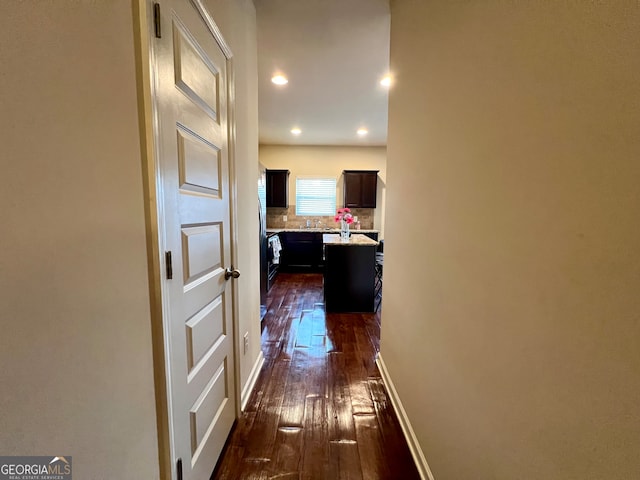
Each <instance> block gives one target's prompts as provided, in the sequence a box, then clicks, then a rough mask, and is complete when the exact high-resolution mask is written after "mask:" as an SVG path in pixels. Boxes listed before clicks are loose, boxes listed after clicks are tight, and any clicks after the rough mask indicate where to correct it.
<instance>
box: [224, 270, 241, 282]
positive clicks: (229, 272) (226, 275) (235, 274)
mask: <svg viewBox="0 0 640 480" xmlns="http://www.w3.org/2000/svg"><path fill="white" fill-rule="evenodd" d="M239 276H240V270H236V269H235V268H233V267H231V268H227V269H226V270H225V271H224V279H225V280H229V279H230V278H232V277H233V278H238V277H239Z"/></svg>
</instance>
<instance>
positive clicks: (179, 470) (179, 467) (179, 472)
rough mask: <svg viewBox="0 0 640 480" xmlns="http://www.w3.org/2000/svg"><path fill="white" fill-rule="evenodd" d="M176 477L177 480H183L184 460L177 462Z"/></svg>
mask: <svg viewBox="0 0 640 480" xmlns="http://www.w3.org/2000/svg"><path fill="white" fill-rule="evenodd" d="M176 476H177V480H182V459H181V458H179V459H178V461H177V462H176Z"/></svg>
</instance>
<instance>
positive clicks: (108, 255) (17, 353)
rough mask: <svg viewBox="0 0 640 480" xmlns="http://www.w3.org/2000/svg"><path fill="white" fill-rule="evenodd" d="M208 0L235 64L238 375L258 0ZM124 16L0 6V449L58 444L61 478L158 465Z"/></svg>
mask: <svg viewBox="0 0 640 480" xmlns="http://www.w3.org/2000/svg"><path fill="white" fill-rule="evenodd" d="M207 3H208V7H209V8H210V10H211V12H212V14H213V16H214V18H215V20H216V22H217V23H218V26H219V27H220V28H221V30H222V32H223V35H225V38H226V39H227V41H228V42H229V44H230V46H231V49H232V50H233V53H234V66H235V71H236V122H237V139H238V146H237V149H236V160H237V176H238V178H237V184H238V195H239V198H238V221H239V222H238V226H237V228H238V236H239V239H240V241H239V245H238V258H239V265H238V267H239V268H240V270H241V271H242V276H241V277H240V279H239V282H238V287H239V291H240V295H241V298H242V301H241V302H240V333H241V334H243V333H244V332H245V331H248V332H250V349H249V352H248V353H247V354H246V355H243V356H242V358H241V365H240V367H241V376H242V383H243V384H244V383H245V382H246V381H247V379H248V377H249V372H250V370H251V367H252V366H253V364H254V362H255V360H256V359H257V358H258V354H259V351H260V326H259V288H258V281H259V277H258V233H257V215H258V214H257V200H256V182H257V177H258V149H257V138H258V137H257V83H256V82H257V67H256V50H257V49H256V36H255V10H254V7H253V3H252V1H251V0H242V1H232V0H225V1H209V2H207ZM3 5H4V4H3ZM132 14H133V9H132V5H131V4H130V2H89V3H87V2H84V3H78V2H49V3H46V4H43V3H42V2H12V4H11V6H10V7H9V5H6V6H5V7H4V8H3V7H0V31H1V32H2V41H1V42H0V64H1V65H2V71H3V72H4V75H2V78H3V90H2V93H0V106H1V107H0V110H1V111H2V114H3V115H2V118H1V119H0V122H1V125H2V128H0V136H1V137H2V138H1V139H2V145H3V153H2V155H1V157H0V158H1V160H0V162H1V165H2V177H3V178H4V179H5V182H4V184H3V187H2V188H0V205H2V208H0V224H1V225H2V227H1V228H2V234H1V235H0V321H1V325H2V330H3V334H2V335H0V365H2V368H0V385H2V394H1V395H0V450H1V453H2V454H3V455H34V454H35V455H47V454H51V455H57V454H66V455H71V456H73V464H74V474H75V475H74V478H75V476H77V477H78V478H87V479H94V478H122V479H134V478H135V479H138V478H140V479H142V478H144V479H153V478H158V475H159V473H158V454H157V433H156V422H155V396H154V386H153V363H152V355H151V329H150V323H151V321H150V313H149V291H148V279H147V251H146V243H145V217H144V210H143V199H144V194H143V190H142V185H143V182H142V173H141V172H142V164H141V152H140V140H139V129H138V111H137V102H138V99H137V96H136V95H137V93H136V72H135V58H134V37H133V35H134V34H133V31H134V28H133V20H132Z"/></svg>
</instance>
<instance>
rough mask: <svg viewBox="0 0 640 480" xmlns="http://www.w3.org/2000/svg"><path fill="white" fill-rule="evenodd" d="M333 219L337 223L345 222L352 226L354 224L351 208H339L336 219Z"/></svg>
mask: <svg viewBox="0 0 640 480" xmlns="http://www.w3.org/2000/svg"><path fill="white" fill-rule="evenodd" d="M333 219H334V220H335V221H336V222H341V221H343V220H344V221H345V222H346V223H347V224H351V223H353V215H352V214H351V209H349V208H346V207H345V208H339V209H338V213H337V214H336V216H335V217H333Z"/></svg>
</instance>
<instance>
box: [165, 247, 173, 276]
mask: <svg viewBox="0 0 640 480" xmlns="http://www.w3.org/2000/svg"><path fill="white" fill-rule="evenodd" d="M164 263H165V265H166V268H167V280H171V279H172V278H173V263H172V262H171V251H168V252H164Z"/></svg>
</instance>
